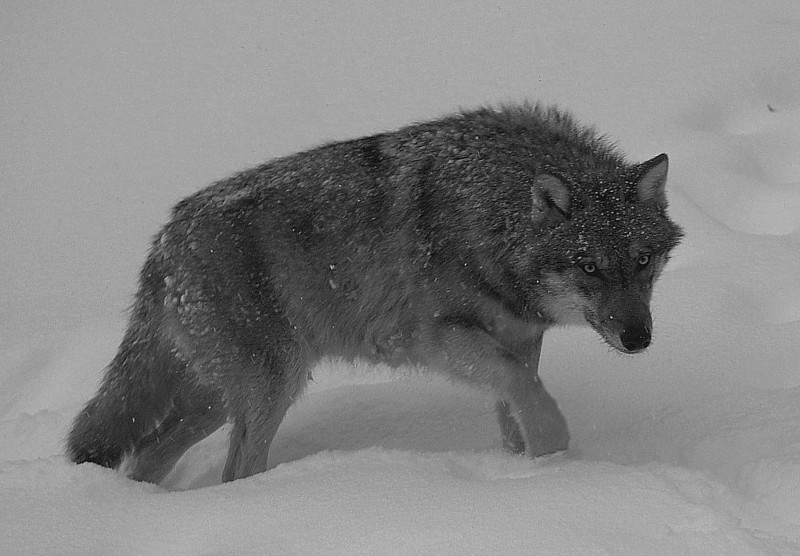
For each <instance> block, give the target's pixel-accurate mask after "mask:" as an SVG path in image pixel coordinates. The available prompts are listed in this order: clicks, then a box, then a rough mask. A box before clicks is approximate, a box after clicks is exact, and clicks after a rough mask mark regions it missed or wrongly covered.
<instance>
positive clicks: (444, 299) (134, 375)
mask: <svg viewBox="0 0 800 556" xmlns="http://www.w3.org/2000/svg"><path fill="white" fill-rule="evenodd" d="M667 168H668V158H667V155H666V154H660V155H658V156H656V157H655V158H652V159H651V160H648V161H646V162H643V163H640V164H632V163H629V162H627V161H626V160H625V157H624V156H623V155H622V154H621V153H620V152H619V150H618V149H617V148H616V147H614V146H613V145H612V144H611V143H609V142H608V141H607V140H606V139H605V138H604V137H603V136H600V135H598V133H597V132H596V131H595V130H594V129H593V128H591V127H587V126H583V125H581V124H579V123H578V122H577V121H576V120H575V118H574V117H573V116H572V115H571V114H570V113H569V112H566V111H563V110H561V109H559V108H558V107H555V106H546V105H542V104H539V103H537V104H530V103H527V102H526V103H518V104H506V105H502V106H499V107H496V108H493V107H484V108H479V109H476V110H462V111H461V112H457V113H454V114H451V115H448V116H445V117H442V118H439V119H436V120H433V121H428V122H423V123H418V124H414V125H410V126H408V127H404V128H402V129H399V130H397V131H393V132H385V133H379V134H376V135H371V136H368V137H363V138H359V139H354V140H346V141H342V142H333V143H329V144H325V145H322V146H319V147H316V148H314V149H312V150H308V151H306V152H302V153H299V154H295V155H291V156H287V157H284V158H278V159H275V160H271V161H269V162H266V163H265V164H263V165H261V166H258V167H256V168H253V169H250V170H247V171H244V172H241V173H238V174H236V175H234V176H232V177H230V178H229V179H225V180H222V181H219V182H217V183H213V184H212V185H210V186H208V187H207V188H205V189H203V190H201V191H199V192H198V193H196V194H194V195H192V196H190V197H188V198H186V199H185V200H183V201H181V202H180V203H178V204H177V205H176V206H175V208H174V210H173V212H172V217H171V220H170V221H169V222H168V223H167V224H166V226H164V227H163V229H162V230H161V231H160V233H158V235H157V236H156V237H155V238H154V241H153V243H152V248H151V250H150V252H149V256H148V257H147V260H146V262H145V264H144V267H143V269H142V271H141V275H140V278H139V286H138V292H137V293H136V296H135V302H134V304H133V306H132V308H131V314H130V322H129V325H128V328H127V331H126V332H125V334H124V337H123V339H122V341H121V345H120V347H119V350H118V352H117V354H116V356H115V357H114V358H113V360H112V361H111V363H110V364H109V366H108V367H107V369H106V372H105V376H104V379H103V381H102V384H101V386H100V387H99V391H98V393H97V395H96V396H95V397H94V398H92V399H91V400H90V401H89V402H88V403H87V405H86V407H85V408H84V409H83V411H81V412H80V413H79V414H78V415H77V417H76V418H75V420H74V423H73V425H72V429H71V431H70V432H69V435H68V439H67V445H66V450H67V453H68V455H69V457H70V458H71V459H72V460H73V461H75V462H77V463H81V462H94V463H96V464H99V465H102V466H106V467H110V468H118V467H120V466H121V465H122V464H123V463H124V464H125V465H124V466H123V467H124V469H126V470H127V474H128V476H130V477H131V478H133V479H136V480H141V481H149V482H154V483H158V482H160V481H161V480H162V479H163V478H164V477H165V476H166V475H167V474H168V473H169V472H170V470H171V469H172V468H173V466H174V464H175V463H176V461H177V460H178V459H179V458H180V457H181V455H182V454H183V453H184V452H185V451H186V450H187V449H188V448H189V447H190V446H191V445H193V444H194V443H196V442H198V441H199V440H201V439H202V438H204V437H205V436H207V435H209V434H210V433H212V432H213V431H215V430H216V429H218V428H219V427H220V426H221V425H223V424H224V423H226V422H230V423H231V431H230V445H229V449H228V455H227V460H226V463H225V467H224V470H223V477H222V478H223V480H224V481H231V480H234V479H239V478H242V477H247V476H250V475H253V474H255V473H259V472H262V471H264V470H266V469H267V456H268V453H269V447H270V443H271V441H272V439H273V437H274V435H275V433H276V430H277V429H278V425H279V424H280V422H281V420H282V418H283V417H284V415H285V413H286V411H287V410H288V408H289V407H290V406H291V405H292V403H293V402H294V401H295V400H296V399H297V398H298V396H300V394H301V393H302V391H303V388H304V385H305V384H306V382H307V381H308V379H309V376H310V369H311V368H312V367H313V366H314V365H315V363H316V362H317V361H318V360H319V359H320V358H322V357H326V356H332V357H341V358H345V359H355V358H361V359H366V360H368V361H374V362H383V363H387V364H389V365H392V366H398V365H420V366H425V367H427V368H429V369H432V370H434V371H438V372H442V373H445V374H446V375H447V376H449V377H452V378H454V379H457V380H461V381H465V382H467V383H470V384H473V385H476V386H479V387H482V388H488V389H490V390H491V391H492V392H494V393H495V395H496V398H497V402H496V410H497V417H498V421H499V424H500V430H501V434H502V439H503V446H504V447H505V448H506V449H507V450H509V451H511V452H513V453H517V454H526V455H527V456H530V457H536V456H541V455H544V454H550V453H554V452H558V451H562V450H566V449H567V446H568V441H569V433H568V430H567V424H566V421H565V419H564V417H563V415H562V413H561V412H560V410H559V408H558V405H557V404H556V402H555V400H554V399H553V398H552V397H551V396H550V395H549V394H548V393H547V391H546V390H545V388H544V385H543V383H542V381H541V379H540V378H539V375H538V363H539V355H540V353H541V349H542V338H543V335H544V333H545V331H547V330H548V329H549V328H550V327H552V326H554V325H566V324H576V323H578V324H580V323H586V324H588V325H589V326H591V327H592V328H594V330H596V331H597V332H598V333H599V335H600V336H601V337H602V338H603V339H604V340H605V341H606V342H607V343H608V344H609V345H610V346H611V347H612V348H614V349H615V350H618V351H620V352H622V353H625V354H634V353H639V352H641V351H642V350H644V349H645V348H647V347H648V345H649V344H650V341H651V333H652V319H651V314H650V310H649V301H650V297H651V291H652V288H653V283H654V281H655V280H656V278H657V277H658V276H659V274H660V273H661V271H662V269H663V268H664V265H665V264H666V263H667V260H668V258H669V256H670V252H671V250H672V249H673V248H674V247H675V246H676V245H677V244H678V243H679V241H680V239H681V236H682V231H681V229H680V228H679V226H678V225H677V224H675V223H674V222H673V221H672V220H670V218H669V217H668V215H667V198H666V195H665V185H666V179H667Z"/></svg>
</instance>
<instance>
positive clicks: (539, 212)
mask: <svg viewBox="0 0 800 556" xmlns="http://www.w3.org/2000/svg"><path fill="white" fill-rule="evenodd" d="M564 218H569V188H568V187H567V186H566V184H565V183H564V182H563V181H561V180H560V179H558V178H557V177H555V176H553V175H551V174H539V175H538V176H536V179H535V180H534V182H533V185H532V186H531V220H533V222H534V224H540V225H544V224H547V223H550V222H551V221H552V222H555V221H557V220H563V219H564Z"/></svg>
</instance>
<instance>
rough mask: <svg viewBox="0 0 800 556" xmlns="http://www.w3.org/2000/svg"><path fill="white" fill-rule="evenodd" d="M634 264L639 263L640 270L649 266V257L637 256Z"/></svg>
mask: <svg viewBox="0 0 800 556" xmlns="http://www.w3.org/2000/svg"><path fill="white" fill-rule="evenodd" d="M636 262H637V263H639V266H640V267H641V268H644V267H646V266H647V265H649V264H650V255H639V258H638V259H637V260H636Z"/></svg>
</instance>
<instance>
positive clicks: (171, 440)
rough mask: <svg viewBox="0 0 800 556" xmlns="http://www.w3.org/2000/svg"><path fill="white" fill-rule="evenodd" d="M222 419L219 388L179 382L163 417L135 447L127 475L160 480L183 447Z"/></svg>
mask: <svg viewBox="0 0 800 556" xmlns="http://www.w3.org/2000/svg"><path fill="white" fill-rule="evenodd" d="M226 419H227V412H226V409H225V404H224V402H223V400H222V396H221V393H220V392H219V391H217V390H215V389H213V388H211V387H208V386H202V385H200V384H196V383H193V382H189V381H185V382H183V383H182V384H181V388H180V390H179V392H178V393H177V394H176V395H175V397H174V398H173V407H172V409H171V411H170V412H169V413H168V415H167V417H166V418H165V419H164V420H163V421H162V422H161V423H160V424H159V425H158V427H156V429H155V430H153V431H152V432H151V433H150V434H148V435H147V436H145V437H144V438H143V439H142V440H141V441H140V442H139V444H138V446H136V448H135V451H134V458H135V459H134V463H133V469H132V471H131V472H130V477H131V478H132V479H135V480H138V481H147V482H150V483H159V482H161V481H162V480H163V479H164V477H166V476H167V475H168V474H169V472H170V471H171V470H172V468H173V467H174V466H175V464H176V463H177V461H178V460H179V459H180V458H181V456H182V455H183V454H184V452H185V451H186V450H187V449H189V448H190V447H191V446H192V445H194V444H195V443H197V442H199V441H200V440H202V439H203V438H205V437H206V436H208V435H209V434H211V433H212V432H214V431H215V430H217V429H218V428H219V427H221V426H222V425H223V424H224V423H225V421H226Z"/></svg>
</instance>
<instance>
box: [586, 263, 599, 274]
mask: <svg viewBox="0 0 800 556" xmlns="http://www.w3.org/2000/svg"><path fill="white" fill-rule="evenodd" d="M581 268H582V269H583V271H584V272H585V273H586V274H588V275H589V276H597V275H599V274H600V271H599V270H598V269H597V265H596V264H594V263H583V264H582V265H581Z"/></svg>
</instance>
